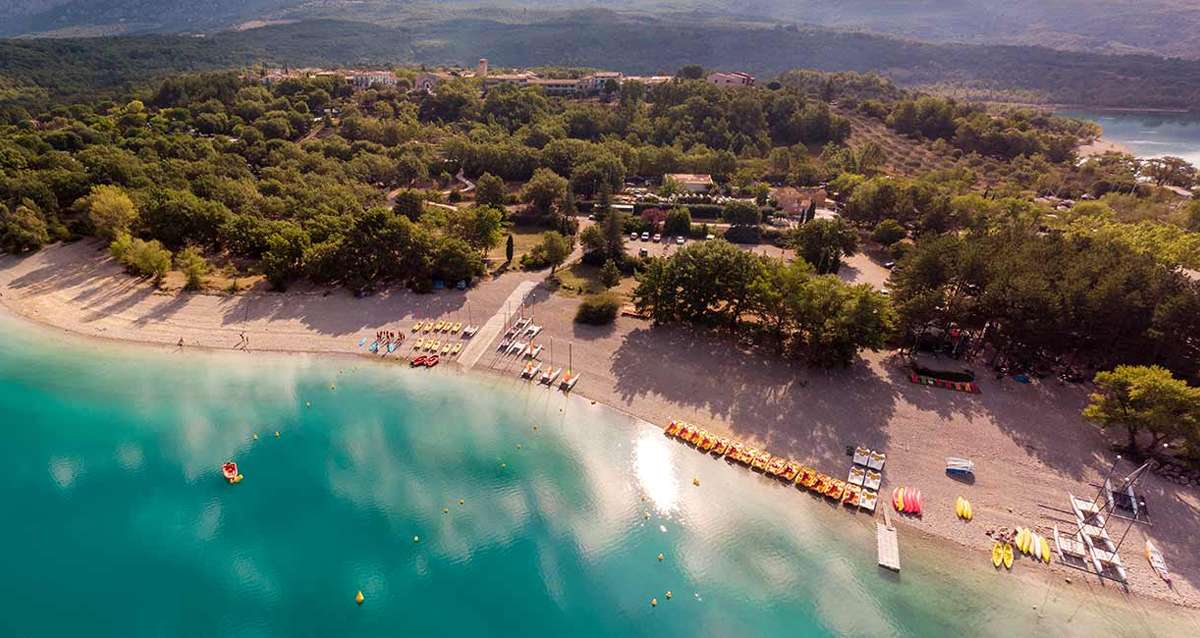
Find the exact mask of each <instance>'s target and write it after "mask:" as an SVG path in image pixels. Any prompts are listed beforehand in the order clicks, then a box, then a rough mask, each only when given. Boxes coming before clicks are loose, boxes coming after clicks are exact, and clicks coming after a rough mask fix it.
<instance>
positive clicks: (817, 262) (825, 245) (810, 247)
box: [787, 218, 858, 274]
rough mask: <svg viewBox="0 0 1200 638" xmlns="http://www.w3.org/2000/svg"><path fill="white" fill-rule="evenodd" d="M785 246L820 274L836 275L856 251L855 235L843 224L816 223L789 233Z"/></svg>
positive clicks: (834, 222)
mask: <svg viewBox="0 0 1200 638" xmlns="http://www.w3.org/2000/svg"><path fill="white" fill-rule="evenodd" d="M787 242H788V243H789V244H790V245H791V246H792V247H794V248H795V249H796V252H797V254H799V255H800V257H802V258H803V259H804V261H807V262H808V263H810V264H812V265H813V267H815V268H816V269H817V272H818V273H820V274H827V273H836V272H837V271H838V269H839V268H841V265H842V257H844V256H849V255H853V254H854V253H855V252H857V251H858V233H857V232H855V230H854V228H852V227H851V226H850V224H847V223H846V221H845V220H843V219H841V218H838V219H836V220H834V219H817V220H813V221H811V222H808V223H807V224H802V225H801V226H800V227H799V228H796V229H795V230H792V231H790V233H789V236H788V238H787Z"/></svg>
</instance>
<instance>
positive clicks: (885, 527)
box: [875, 508, 900, 572]
mask: <svg viewBox="0 0 1200 638" xmlns="http://www.w3.org/2000/svg"><path fill="white" fill-rule="evenodd" d="M883 519H884V520H885V521H887V522H886V523H879V522H876V523H875V541H876V545H877V546H878V551H879V566H880V567H886V568H887V569H890V570H892V571H894V572H899V571H900V544H899V543H898V542H897V540H896V528H895V527H894V526H893V525H892V518H891V516H889V515H888V511H887V508H884V510H883Z"/></svg>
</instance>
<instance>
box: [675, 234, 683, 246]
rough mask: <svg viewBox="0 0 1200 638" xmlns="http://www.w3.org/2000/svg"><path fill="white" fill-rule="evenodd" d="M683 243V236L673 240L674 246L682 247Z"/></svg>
mask: <svg viewBox="0 0 1200 638" xmlns="http://www.w3.org/2000/svg"><path fill="white" fill-rule="evenodd" d="M683 242H684V239H683V235H680V236H678V237H676V238H675V243H676V244H679V245H680V246H682V245H683Z"/></svg>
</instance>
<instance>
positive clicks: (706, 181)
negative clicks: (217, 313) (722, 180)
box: [663, 173, 714, 193]
mask: <svg viewBox="0 0 1200 638" xmlns="http://www.w3.org/2000/svg"><path fill="white" fill-rule="evenodd" d="M667 181H673V182H675V183H676V184H678V185H679V187H680V188H682V189H683V190H685V191H687V192H689V193H707V192H708V191H709V190H711V189H712V187H713V186H714V182H713V178H712V175H700V174H695V173H667V174H666V175H663V183H666V182H667Z"/></svg>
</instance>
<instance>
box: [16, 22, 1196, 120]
mask: <svg viewBox="0 0 1200 638" xmlns="http://www.w3.org/2000/svg"><path fill="white" fill-rule="evenodd" d="M314 43H319V46H315V45H314ZM479 57H487V58H489V59H490V60H491V61H492V64H493V65H494V66H538V65H561V66H586V67H596V68H606V69H613V70H619V71H624V72H627V73H673V72H674V71H675V70H676V69H678V68H679V67H680V66H682V65H684V64H690V63H694V64H701V65H704V66H706V67H709V68H724V69H744V70H747V71H751V72H753V73H757V74H759V75H762V76H770V75H774V74H777V73H780V72H782V71H785V70H787V69H791V68H797V67H803V68H812V69H817V70H823V71H843V70H844V71H859V72H869V71H874V72H880V73H883V74H886V75H888V76H889V77H891V78H893V79H895V80H896V81H897V82H898V83H900V84H901V85H904V86H912V87H921V86H926V85H935V84H936V85H939V86H942V87H962V88H967V89H970V90H971V91H973V92H977V93H981V94H986V95H991V96H996V97H1001V96H1004V95H1019V96H1020V97H1021V98H1023V99H1026V100H1035V101H1042V102H1052V103H1068V104H1080V105H1088V106H1114V107H1141V108H1181V109H1187V108H1194V107H1195V105H1196V104H1200V62H1197V61H1188V60H1178V59H1162V58H1158V57H1153V56H1145V55H1131V56H1105V55H1096V54H1087V53H1069V52H1062V51H1054V50H1050V49H1045V48H1038V47H1024V46H984V45H932V44H922V43H917V42H912V41H906V40H900V39H896V38H891V37H884V36H878V35H870V34H864V33H849V32H840V31H833V30H827V29H820V28H783V27H775V28H761V27H754V26H744V25H736V24H734V25H730V26H714V25H710V24H703V23H701V24H697V25H690V24H667V23H665V22H661V21H655V20H640V19H636V18H633V17H627V16H621V15H619V14H612V13H609V12H599V13H597V12H586V13H580V14H573V16H572V17H567V18H561V19H556V20H552V21H547V22H540V23H533V24H507V23H501V22H495V21H489V20H455V21H445V22H435V23H430V24H425V25H419V26H414V27H412V28H395V29H393V28H387V27H380V26H375V25H370V24H365V23H356V22H344V21H332V20H330V21H309V22H300V23H294V24H285V25H274V26H268V27H263V28H259V29H251V30H246V31H236V32H223V33H218V34H214V35H211V36H206V37H200V36H165V35H149V36H130V37H117V38H83V39H54V40H4V41H0V103H9V104H11V103H14V102H30V101H36V100H38V99H41V98H45V97H47V96H52V97H69V96H73V95H74V96H90V95H93V94H95V93H97V92H104V91H112V90H113V89H123V88H128V86H129V85H131V84H138V83H144V82H146V81H147V80H157V79H160V78H161V77H163V76H165V75H168V74H170V73H174V72H178V71H192V70H201V69H214V68H224V67H231V66H244V65H249V64H253V63H257V62H263V63H271V64H279V65H291V66H305V65H313V66H321V65H326V66H329V65H387V64H398V63H424V64H455V63H459V64H471V63H473V61H474V60H476V59H478V58H479Z"/></svg>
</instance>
